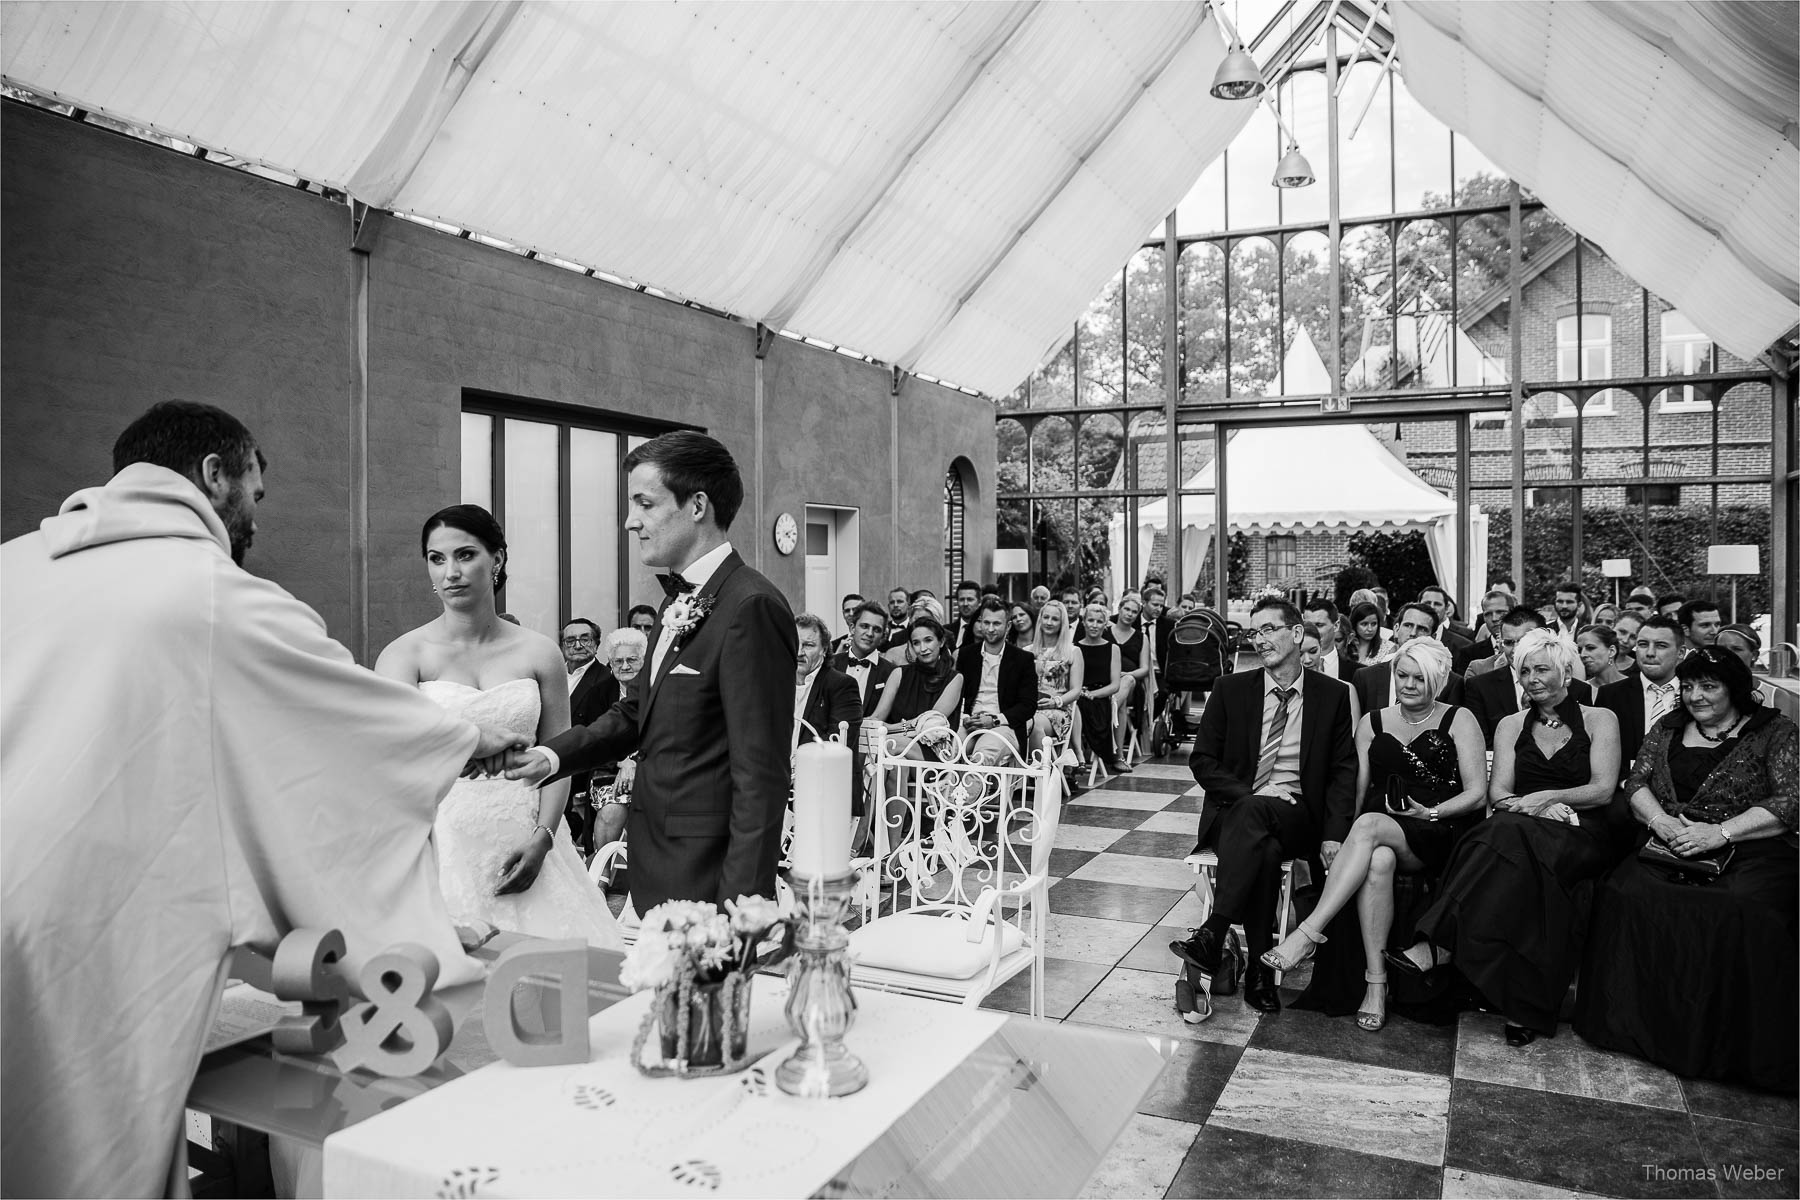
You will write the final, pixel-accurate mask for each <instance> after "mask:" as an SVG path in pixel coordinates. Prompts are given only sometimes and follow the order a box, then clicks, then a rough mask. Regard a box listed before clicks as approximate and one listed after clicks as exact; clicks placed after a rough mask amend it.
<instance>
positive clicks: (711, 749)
mask: <svg viewBox="0 0 1800 1200" xmlns="http://www.w3.org/2000/svg"><path fill="white" fill-rule="evenodd" d="M625 469H626V471H627V472H628V475H629V483H628V485H627V486H628V489H629V492H630V495H629V498H628V501H627V502H628V505H629V508H630V516H628V517H627V518H626V520H625V529H626V532H628V533H635V534H636V535H637V537H638V542H639V545H640V548H641V551H642V554H643V560H644V563H645V565H646V566H651V567H662V568H665V569H667V570H668V571H669V573H668V574H666V575H662V576H659V578H660V579H661V581H662V585H663V590H664V591H665V592H666V593H667V598H666V599H665V600H664V602H663V608H662V615H661V622H660V627H659V628H658V629H657V630H656V631H655V633H654V635H653V639H654V640H653V641H652V643H651V647H650V663H649V665H648V666H647V667H646V668H645V670H644V671H643V672H642V673H640V674H639V675H638V677H637V678H636V679H635V680H634V681H632V683H631V685H630V686H629V687H628V688H627V690H626V691H625V693H624V694H623V695H622V696H621V697H620V700H619V702H618V703H617V704H615V705H614V706H613V707H612V708H611V709H609V710H608V711H607V712H606V713H604V714H603V715H602V716H601V717H600V718H599V719H598V720H597V721H595V722H593V723H592V724H591V725H586V726H582V725H577V726H576V727H575V728H573V729H571V730H569V731H568V732H567V733H564V734H560V735H559V736H557V737H554V738H552V739H550V741H549V742H547V743H545V744H544V745H542V746H533V747H532V748H531V749H529V750H522V751H513V752H511V753H510V754H508V755H507V756H506V777H507V778H508V779H523V780H526V781H528V782H531V783H538V784H542V783H545V782H547V781H551V780H556V779H560V778H562V777H563V776H565V775H570V774H573V773H576V772H579V771H584V770H591V769H592V768H593V767H595V766H597V765H598V764H600V763H603V762H610V761H613V760H615V759H619V758H623V757H624V756H625V755H627V754H629V753H631V752H632V751H634V750H635V751H636V752H637V755H638V772H637V783H636V785H635V787H634V788H633V793H632V801H631V816H630V824H629V825H628V826H627V838H628V844H629V846H630V848H631V897H632V902H633V904H634V905H635V906H636V908H637V910H638V912H639V913H640V914H642V913H645V912H648V911H649V910H650V909H651V908H653V907H655V906H656V905H658V904H661V903H662V902H663V901H664V900H711V901H724V900H728V899H735V898H736V897H738V896H739V895H758V896H773V895H774V894H775V864H776V862H777V860H778V859H779V858H780V856H781V823H782V815H783V812H784V810H785V808H786V805H787V796H788V738H789V733H790V727H791V726H792V724H793V710H794V698H793V677H794V661H795V655H796V653H797V642H796V636H795V629H794V615H793V612H792V611H791V610H790V609H789V608H788V603H787V600H786V599H785V598H784V597H783V596H782V594H781V593H780V592H778V591H776V590H775V586H774V585H773V584H771V583H770V582H769V581H768V580H767V579H765V578H763V576H762V575H761V574H759V573H758V572H756V571H754V570H751V569H750V568H749V567H748V566H746V565H745V564H744V560H743V559H741V558H739V557H738V556H737V553H736V552H735V551H733V550H732V548H731V543H730V542H729V541H727V540H726V538H725V531H726V530H727V529H729V528H730V527H731V519H732V518H733V517H734V516H736V515H737V510H738V506H739V505H740V504H742V503H743V499H744V485H743V481H742V479H741V478H740V477H739V475H738V468H737V463H736V462H734V461H733V460H732V457H731V453H730V452H729V451H728V450H726V449H725V447H724V446H722V445H721V444H719V443H718V442H717V441H715V440H714V439H712V438H710V437H707V436H706V435H705V434H700V433H691V432H687V431H685V430H684V431H681V432H677V433H666V434H664V435H662V436H661V437H659V438H656V439H654V440H652V441H648V442H645V443H644V444H643V445H642V446H639V447H638V448H637V449H636V450H633V451H632V452H631V454H630V455H629V456H627V457H626V459H625Z"/></svg>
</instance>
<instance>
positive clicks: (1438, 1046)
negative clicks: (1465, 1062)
mask: <svg viewBox="0 0 1800 1200" xmlns="http://www.w3.org/2000/svg"><path fill="white" fill-rule="evenodd" d="M1297 974H1298V973H1297V972H1295V973H1290V974H1289V975H1288V980H1289V981H1290V982H1291V981H1293V980H1294V979H1295V978H1296V976H1297ZM1283 992H1284V994H1283V996H1282V1001H1283V1005H1284V1007H1283V1008H1282V1010H1281V1011H1280V1012H1278V1013H1274V1014H1272V1015H1270V1016H1268V1017H1266V1018H1264V1020H1263V1021H1262V1023H1261V1024H1260V1025H1258V1026H1257V1028H1256V1036H1255V1037H1253V1038H1251V1039H1250V1045H1251V1046H1253V1047H1255V1048H1256V1049H1259V1050H1279V1051H1282V1052H1283V1053H1287V1054H1311V1055H1314V1056H1316V1057H1318V1058H1329V1059H1335V1060H1337V1061H1340V1062H1354V1063H1364V1064H1367V1065H1368V1066H1373V1067H1390V1068H1392V1069H1394V1070H1397V1071H1416V1072H1419V1073H1421V1074H1425V1075H1444V1076H1448V1075H1449V1074H1450V1073H1451V1070H1452V1068H1453V1067H1454V1066H1455V1064H1456V1027H1455V1026H1453V1025H1445V1026H1437V1025H1422V1024H1420V1023H1418V1022H1417V1021H1409V1020H1407V1019H1406V1018H1405V1017H1391V1018H1390V1019H1389V1021H1388V1023H1387V1025H1386V1026H1384V1027H1383V1028H1382V1029H1381V1030H1379V1031H1378V1032H1376V1033H1368V1032H1365V1031H1364V1030H1363V1029H1362V1028H1361V1027H1359V1026H1358V1025H1357V1023H1356V1018H1355V1017H1354V1016H1348V1015H1346V1016H1342V1017H1328V1016H1326V1015H1325V1014H1324V1013H1319V1012H1306V1011H1302V1010H1299V1009H1295V1008H1293V1007H1292V1006H1291V1004H1289V1003H1288V1002H1289V1001H1291V999H1292V997H1293V995H1294V994H1297V993H1288V992H1287V989H1285V988H1284V989H1283Z"/></svg>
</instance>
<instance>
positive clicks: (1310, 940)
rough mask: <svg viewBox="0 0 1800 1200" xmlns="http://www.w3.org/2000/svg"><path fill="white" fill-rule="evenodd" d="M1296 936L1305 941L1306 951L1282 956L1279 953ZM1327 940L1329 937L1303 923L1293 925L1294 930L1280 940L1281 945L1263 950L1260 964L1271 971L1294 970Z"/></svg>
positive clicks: (1316, 951)
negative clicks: (1295, 955)
mask: <svg viewBox="0 0 1800 1200" xmlns="http://www.w3.org/2000/svg"><path fill="white" fill-rule="evenodd" d="M1296 936H1298V937H1300V938H1301V939H1303V940H1304V941H1305V943H1306V952H1305V953H1303V954H1301V955H1299V956H1298V957H1296V958H1287V957H1284V956H1283V955H1282V953H1281V952H1282V950H1283V949H1284V948H1285V947H1286V946H1287V944H1288V943H1289V942H1291V941H1293V940H1294V938H1295V937H1296ZM1328 940H1329V939H1328V938H1326V936H1325V935H1324V934H1322V933H1314V932H1313V931H1312V930H1310V929H1308V928H1307V927H1306V926H1305V925H1296V926H1294V932H1293V933H1290V934H1288V935H1287V937H1285V938H1283V939H1282V940H1281V945H1279V946H1273V947H1271V948H1269V949H1268V950H1265V951H1263V953H1262V958H1261V962H1262V965H1263V966H1265V967H1267V968H1269V969H1270V970H1271V971H1282V972H1287V971H1293V970H1296V969H1298V968H1299V966H1300V964H1301V963H1304V962H1306V961H1307V960H1308V959H1310V958H1312V956H1313V955H1315V954H1317V953H1318V952H1319V947H1320V946H1322V945H1324V944H1325V943H1326V941H1328Z"/></svg>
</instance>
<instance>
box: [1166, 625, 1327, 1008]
mask: <svg viewBox="0 0 1800 1200" xmlns="http://www.w3.org/2000/svg"><path fill="white" fill-rule="evenodd" d="M1249 633H1250V637H1251V643H1252V645H1254V646H1255V648H1256V652H1257V654H1258V656H1260V657H1261V659H1262V670H1260V671H1241V672H1238V673H1236V674H1232V675H1226V676H1223V677H1222V678H1220V680H1219V681H1218V683H1217V684H1215V685H1214V686H1213V691H1212V695H1211V696H1210V697H1209V698H1208V699H1207V703H1206V711H1205V713H1204V715H1202V717H1201V718H1200V729H1199V733H1198V736H1197V737H1196V739H1195V742H1194V753H1193V757H1192V758H1191V759H1189V766H1190V767H1191V769H1192V770H1193V772H1194V778H1195V779H1196V780H1198V781H1199V783H1200V786H1201V787H1202V788H1204V789H1205V791H1206V795H1205V800H1204V802H1203V803H1202V804H1201V806H1200V833H1199V840H1198V843H1197V844H1196V846H1195V849H1196V850H1197V851H1198V850H1208V849H1210V850H1213V851H1215V852H1216V853H1217V855H1218V859H1219V866H1218V870H1217V873H1216V874H1217V878H1216V880H1215V881H1214V889H1213V891H1214V897H1213V908H1212V913H1211V914H1210V915H1209V916H1208V917H1207V919H1206V923H1205V924H1204V925H1202V926H1201V927H1200V928H1198V929H1195V930H1193V931H1192V932H1191V933H1190V935H1189V936H1188V938H1187V939H1186V940H1185V941H1178V942H1170V943H1169V949H1170V950H1171V951H1172V952H1173V953H1174V954H1175V956H1176V957H1177V958H1180V959H1181V960H1182V962H1183V963H1185V964H1186V966H1187V968H1188V970H1187V972H1186V973H1185V976H1184V982H1186V983H1188V984H1190V986H1193V987H1194V988H1195V989H1196V995H1195V997H1194V1004H1195V1007H1194V1011H1193V1012H1192V1013H1188V1012H1185V1011H1184V1012H1183V1014H1182V1015H1183V1017H1184V1018H1186V1019H1188V1020H1190V1021H1195V1022H1197V1021H1203V1020H1205V1019H1206V1018H1207V1017H1208V1016H1210V1015H1212V997H1211V994H1210V988H1211V983H1212V974H1213V972H1214V971H1215V970H1217V969H1218V965H1219V951H1220V947H1221V946H1222V945H1223V944H1224V942H1225V937H1226V934H1227V932H1228V931H1229V930H1230V928H1231V926H1233V925H1237V924H1241V925H1242V926H1243V927H1244V936H1245V941H1246V942H1247V944H1248V951H1249V953H1248V956H1247V958H1248V962H1249V967H1248V970H1247V973H1246V975H1245V977H1244V1001H1245V1003H1247V1004H1249V1005H1250V1006H1251V1007H1252V1008H1255V1009H1257V1010H1259V1011H1261V1012H1275V1011H1277V1010H1278V1009H1280V1007H1281V1000H1280V998H1279V997H1278V996H1277V995H1276V991H1275V982H1274V979H1273V978H1272V977H1271V975H1270V974H1269V972H1268V971H1267V969H1266V968H1264V967H1263V966H1262V965H1261V963H1260V962H1259V961H1258V960H1259V959H1260V958H1261V957H1262V954H1263V952H1264V951H1265V950H1267V949H1269V948H1270V947H1271V946H1272V945H1274V941H1275V938H1274V934H1275V906H1276V902H1277V899H1278V897H1279V895H1280V890H1281V863H1282V861H1283V860H1285V859H1293V858H1310V857H1311V856H1313V855H1314V854H1315V853H1316V854H1318V855H1319V857H1320V858H1321V859H1322V860H1323V862H1324V864H1325V866H1326V867H1328V868H1329V867H1330V865H1331V860H1332V859H1333V858H1335V857H1336V856H1337V851H1338V847H1339V846H1340V845H1341V844H1342V843H1343V840H1344V837H1345V835H1346V834H1348V833H1349V831H1350V822H1351V820H1352V818H1353V817H1354V816H1355V811H1354V809H1355V801H1356V744H1355V742H1354V740H1353V738H1352V732H1353V731H1352V727H1351V721H1350V688H1349V687H1348V686H1347V685H1346V684H1344V683H1343V682H1342V681H1340V680H1337V679H1333V678H1331V677H1329V676H1327V675H1324V674H1321V673H1320V672H1318V671H1304V672H1303V671H1302V670H1301V668H1300V642H1301V639H1302V638H1303V637H1304V636H1305V634H1306V627H1305V624H1304V623H1303V622H1302V621H1301V619H1300V612H1299V610H1298V609H1296V608H1295V607H1294V606H1293V605H1292V604H1289V603H1288V602H1287V601H1286V600H1281V599H1269V600H1264V601H1262V602H1260V603H1259V604H1257V606H1256V608H1255V609H1254V610H1253V611H1252V612H1251V614H1250V625H1249Z"/></svg>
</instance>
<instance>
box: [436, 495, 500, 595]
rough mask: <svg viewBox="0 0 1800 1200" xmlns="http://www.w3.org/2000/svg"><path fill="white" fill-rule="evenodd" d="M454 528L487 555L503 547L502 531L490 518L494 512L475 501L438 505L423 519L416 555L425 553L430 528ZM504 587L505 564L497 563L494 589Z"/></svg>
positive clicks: (498, 551)
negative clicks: (480, 546) (483, 548)
mask: <svg viewBox="0 0 1800 1200" xmlns="http://www.w3.org/2000/svg"><path fill="white" fill-rule="evenodd" d="M445 528H449V529H455V530H460V531H461V532H463V533H466V534H468V535H469V536H470V537H472V538H474V539H475V540H476V541H478V542H480V543H481V544H482V545H483V546H485V547H487V552H488V553H489V554H493V555H498V554H499V553H500V552H501V551H502V550H504V549H506V531H505V530H504V529H501V528H500V522H498V521H496V520H494V514H493V513H491V512H489V511H488V510H487V509H485V508H483V507H481V505H479V504H452V505H451V506H450V507H449V508H440V509H438V510H437V511H436V512H434V513H432V514H431V515H430V516H429V517H427V518H425V528H423V529H421V530H420V531H419V556H420V557H421V558H423V557H424V556H425V554H426V544H427V543H428V542H430V541H431V533H432V531H433V530H434V529H445ZM505 586H506V564H505V563H504V562H502V563H501V564H500V570H499V572H498V574H497V575H496V576H495V577H494V590H495V591H499V590H500V589H501V588H503V587H505Z"/></svg>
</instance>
